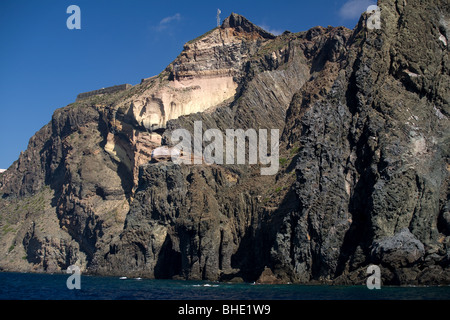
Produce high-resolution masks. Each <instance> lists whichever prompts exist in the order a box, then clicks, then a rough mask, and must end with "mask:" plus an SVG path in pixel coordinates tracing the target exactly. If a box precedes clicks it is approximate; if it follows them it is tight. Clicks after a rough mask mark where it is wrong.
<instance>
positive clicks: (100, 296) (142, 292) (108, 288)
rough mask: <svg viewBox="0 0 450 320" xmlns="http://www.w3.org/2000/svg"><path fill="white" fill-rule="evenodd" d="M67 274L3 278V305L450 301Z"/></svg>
mask: <svg viewBox="0 0 450 320" xmlns="http://www.w3.org/2000/svg"><path fill="white" fill-rule="evenodd" d="M69 276H70V275H64V274H53V275H50V274H33V273H0V299H1V300H448V299H450V287H449V286H437V287H392V286H382V287H381V289H379V290H377V289H373V290H369V289H368V288H367V287H366V286H327V285H297V284H284V285H258V284H251V283H238V284H236V283H222V282H205V281H181V280H180V281H179V280H149V279H133V278H126V279H121V278H119V277H98V276H87V275H81V283H80V289H79V290H78V289H72V290H70V289H68V287H67V284H66V282H67V279H68V277H69Z"/></svg>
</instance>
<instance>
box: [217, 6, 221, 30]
mask: <svg viewBox="0 0 450 320" xmlns="http://www.w3.org/2000/svg"><path fill="white" fill-rule="evenodd" d="M221 13H222V11H220V9H217V27H220V14H221Z"/></svg>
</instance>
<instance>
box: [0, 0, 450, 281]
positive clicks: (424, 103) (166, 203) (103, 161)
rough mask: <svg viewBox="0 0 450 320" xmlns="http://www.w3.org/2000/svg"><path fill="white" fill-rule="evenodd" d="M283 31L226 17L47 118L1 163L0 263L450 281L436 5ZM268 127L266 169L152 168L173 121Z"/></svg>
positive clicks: (445, 106)
mask: <svg viewBox="0 0 450 320" xmlns="http://www.w3.org/2000/svg"><path fill="white" fill-rule="evenodd" d="M378 5H379V7H380V9H381V28H380V29H373V28H368V27H367V21H368V18H369V14H363V15H362V17H361V19H360V21H359V23H358V25H357V26H356V27H355V28H354V30H348V29H346V28H343V27H337V28H333V27H328V28H323V27H315V28H312V29H311V30H308V31H304V32H298V33H291V32H285V33H284V34H282V35H280V36H277V37H275V36H273V35H271V34H270V33H267V32H266V31H264V30H262V29H261V28H259V27H256V26H255V25H253V24H252V23H251V22H249V21H248V20H247V19H245V18H244V17H242V16H239V15H237V14H232V15H231V16H230V17H228V18H227V19H226V20H225V21H224V23H223V24H222V26H221V27H218V28H215V29H213V30H211V31H210V32H208V33H206V34H204V35H203V36H200V37H198V38H197V39H194V40H192V41H190V42H189V43H187V44H185V46H184V50H183V51H182V53H181V54H180V55H179V56H178V57H177V58H176V59H175V60H174V62H172V63H171V64H170V65H169V66H168V67H167V68H166V69H165V70H164V71H163V72H162V73H161V74H160V75H158V76H154V77H150V78H148V79H144V80H143V81H142V82H141V83H140V84H139V85H136V86H133V87H131V88H128V89H126V90H124V91H120V92H114V93H110V94H103V95H97V96H92V97H88V98H87V99H83V100H80V101H77V102H75V103H73V104H71V105H68V106H67V107H64V108H62V109H59V110H57V111H55V113H54V115H53V118H52V120H51V122H50V123H49V124H48V125H46V126H45V127H43V128H42V129H41V130H40V131H39V132H37V133H36V135H35V136H33V137H32V138H31V139H30V143H29V146H28V149H27V150H26V151H25V152H23V153H22V154H21V155H20V157H19V159H18V160H17V161H16V162H15V163H14V164H13V165H12V166H11V167H10V168H9V169H8V170H7V171H6V172H4V173H2V174H0V181H1V182H0V193H1V195H2V197H1V200H0V225H1V234H0V257H1V258H0V268H2V269H3V270H21V271H44V272H55V271H59V270H65V269H66V268H67V267H68V266H69V265H71V264H77V265H79V266H81V268H82V270H83V271H84V272H90V273H95V274H105V275H121V276H122V275H125V276H140V277H150V278H181V279H209V280H222V281H259V282H272V283H273V282H298V283H313V282H326V283H353V284H361V283H364V281H365V279H366V277H367V275H366V273H365V272H366V269H367V267H368V266H369V265H370V264H377V265H379V266H380V268H381V271H382V281H383V283H384V284H449V283H450V268H449V264H450V212H449V208H450V203H449V175H450V164H449V155H450V150H449V146H450V144H449V138H450V132H449V130H448V128H449V119H448V117H449V116H450V107H449V98H450V97H449V92H450V91H449V88H450V72H449V58H448V57H449V55H448V53H449V49H448V45H447V43H448V39H449V38H448V37H449V35H450V30H449V25H450V7H449V5H448V4H447V3H446V2H445V1H437V0H435V1H429V2H427V3H426V4H425V3H423V2H421V1H413V0H410V1H408V2H407V3H406V2H404V1H379V4H378ZM195 121H202V125H203V131H205V130H207V129H213V128H214V129H219V130H220V131H222V132H225V130H226V129H228V128H234V129H244V130H246V129H251V128H254V129H279V130H280V132H281V133H282V134H281V136H280V141H279V143H280V150H279V152H280V158H279V171H278V173H277V174H276V175H272V176H262V175H261V174H260V165H235V164H223V165H222V164H212V165H187V164H176V163H173V162H171V161H162V162H158V163H154V162H151V161H150V160H151V153H152V151H153V150H154V149H155V148H156V147H158V146H161V145H170V144H171V139H170V137H171V133H172V132H173V131H174V130H176V129H180V128H183V129H186V130H189V131H191V132H193V131H194V122H195Z"/></svg>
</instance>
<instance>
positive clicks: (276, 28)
mask: <svg viewBox="0 0 450 320" xmlns="http://www.w3.org/2000/svg"><path fill="white" fill-rule="evenodd" d="M373 3H375V1H374V0H329V1H325V0H314V1H298V0H297V1H273V0H271V1H266V0H261V1H245V0H239V1H235V0H227V1H215V0H210V1H186V0H184V1H172V0H166V1H161V0H159V1H146V0H127V1H125V0H70V1H66V0H39V1H37V0H0V97H1V98H0V168H2V169H6V168H8V167H9V166H10V165H11V164H12V163H13V161H15V160H16V159H17V158H18V156H19V153H20V151H22V150H25V149H26V148H27V145H28V140H29V139H30V138H31V136H32V135H34V133H35V132H36V131H38V130H39V129H40V128H41V127H42V126H44V125H45V124H47V123H48V122H49V121H50V120H51V116H52V114H53V112H54V111H55V109H57V108H60V107H64V106H66V105H67V104H69V103H71V102H73V101H75V98H76V96H77V94H78V93H80V92H85V91H90V90H95V89H99V88H102V87H108V86H112V85H116V84H122V83H130V84H133V85H134V84H137V83H139V82H140V80H141V79H142V78H146V77H149V76H152V75H155V74H158V73H159V72H161V71H162V70H163V69H164V68H165V67H166V66H167V65H168V64H169V63H170V62H171V61H173V60H174V59H175V58H176V57H177V56H178V54H179V53H180V52H181V50H182V48H183V44H184V43H186V42H187V41H189V40H191V39H194V38H196V37H197V36H199V35H201V34H203V33H205V32H206V31H208V30H210V29H212V28H214V27H215V25H216V11H217V8H220V9H221V10H222V15H221V17H222V20H223V19H224V18H225V17H227V16H228V15H229V14H230V13H231V12H236V13H239V14H241V15H243V16H245V17H246V18H248V19H249V20H250V21H252V22H253V23H255V24H257V25H259V26H261V27H263V28H265V29H266V30H268V31H271V32H273V33H282V32H283V31H284V30H290V31H292V32H298V31H304V30H308V29H309V28H311V27H314V26H317V25H321V26H328V25H332V26H340V25H343V26H346V27H348V28H350V29H353V28H354V26H355V25H356V23H357V21H358V19H359V16H360V14H361V13H362V12H363V11H364V10H365V8H367V6H368V5H370V4H373ZM72 4H74V5H78V6H79V7H80V9H81V30H69V29H68V28H67V27H66V21H67V19H68V18H69V16H70V14H67V13H66V10H67V7H68V6H69V5H72Z"/></svg>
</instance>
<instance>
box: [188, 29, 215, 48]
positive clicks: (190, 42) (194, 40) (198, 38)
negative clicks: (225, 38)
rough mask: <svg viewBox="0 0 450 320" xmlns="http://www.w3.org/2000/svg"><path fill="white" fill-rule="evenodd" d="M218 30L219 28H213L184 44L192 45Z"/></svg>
mask: <svg viewBox="0 0 450 320" xmlns="http://www.w3.org/2000/svg"><path fill="white" fill-rule="evenodd" d="M218 28H219V27H215V28H214V29H211V30H209V31H207V32H206V33H204V34H202V35H201V36H198V37H197V38H195V39H192V40H190V41H188V42H186V44H192V43H194V42H196V41H198V40H200V39H202V38H204V37H206V36H207V35H209V34H211V33H212V32H213V31H214V30H216V29H218Z"/></svg>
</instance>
